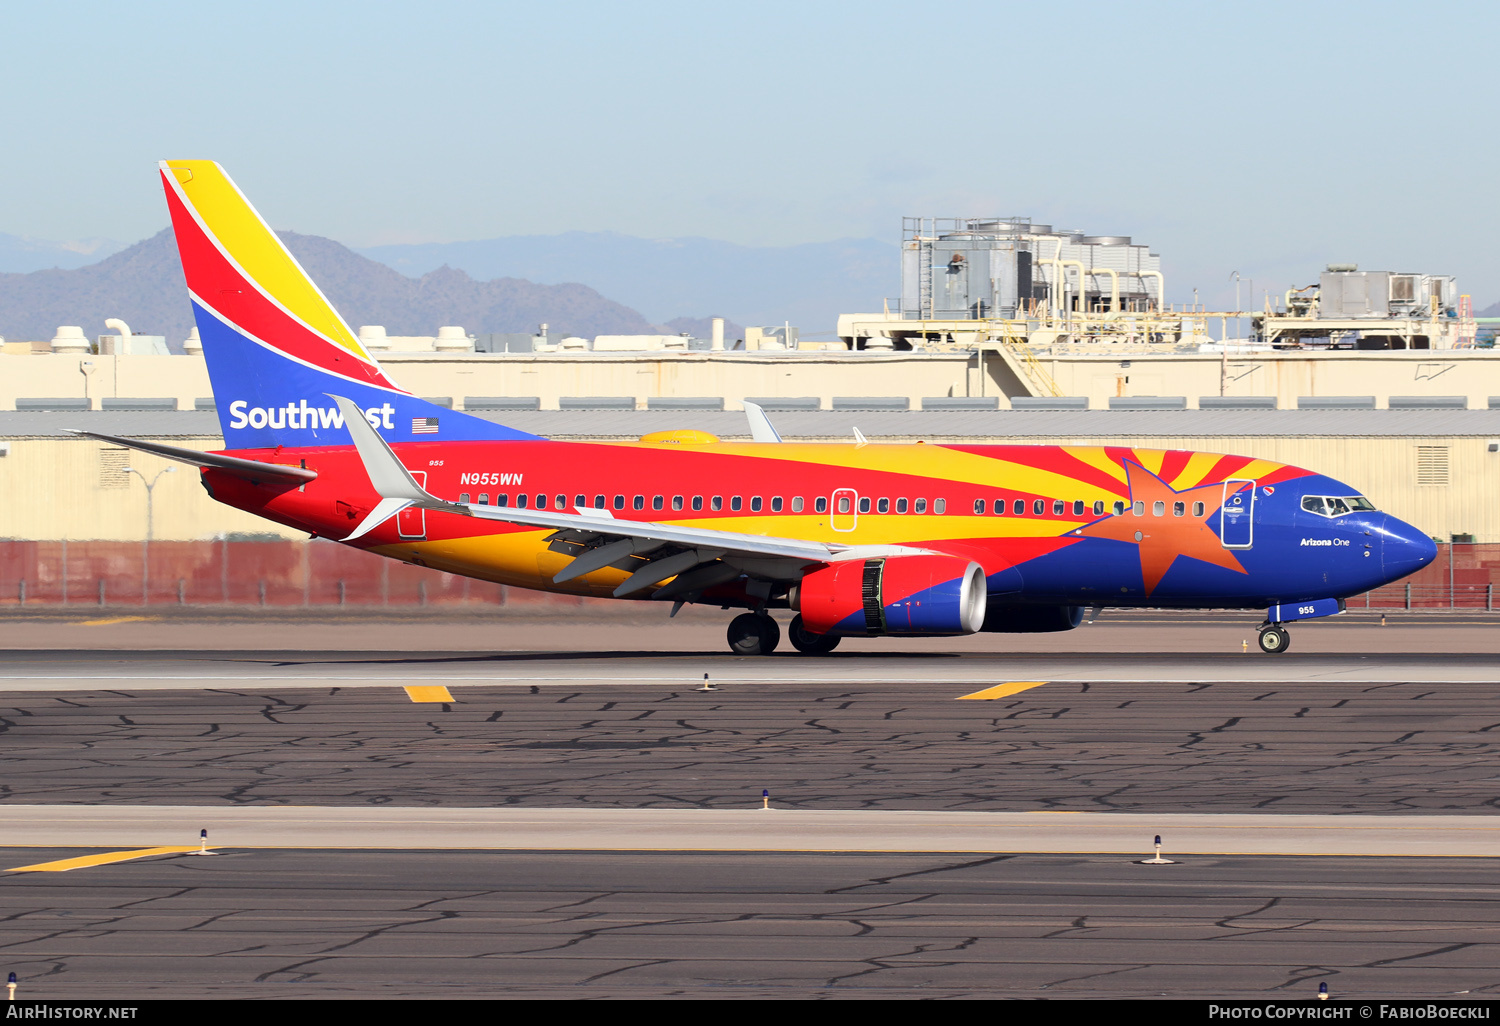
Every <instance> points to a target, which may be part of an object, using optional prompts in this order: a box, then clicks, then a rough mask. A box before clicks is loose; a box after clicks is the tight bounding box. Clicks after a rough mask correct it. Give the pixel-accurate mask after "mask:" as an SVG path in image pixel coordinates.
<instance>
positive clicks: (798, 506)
mask: <svg viewBox="0 0 1500 1026" xmlns="http://www.w3.org/2000/svg"><path fill="white" fill-rule="evenodd" d="M792 512H793V513H801V512H802V496H800V495H794V496H792Z"/></svg>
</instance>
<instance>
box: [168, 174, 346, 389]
mask: <svg viewBox="0 0 1500 1026" xmlns="http://www.w3.org/2000/svg"><path fill="white" fill-rule="evenodd" d="M169 166H170V168H171V170H172V172H173V177H174V178H176V179H177V181H178V183H179V184H180V185H181V187H182V192H183V195H185V196H186V197H187V199H188V202H189V204H190V205H191V206H192V208H193V210H194V211H196V212H197V214H198V217H199V218H200V219H201V220H202V221H203V224H204V225H205V226H206V227H207V228H208V230H209V231H210V232H211V233H212V234H213V236H214V237H215V238H216V239H218V240H219V245H221V246H223V247H224V249H225V250H226V251H227V252H228V253H229V256H230V258H231V259H232V260H234V262H235V263H237V264H239V266H240V267H241V268H242V269H243V270H244V272H245V273H246V274H248V275H249V276H250V278H251V280H252V281H254V283H255V284H256V285H259V286H260V288H261V291H263V292H265V293H266V294H267V295H268V296H270V297H271V298H272V299H274V300H275V301H276V302H277V303H279V304H281V306H283V307H285V308H286V309H287V310H288V311H290V312H291V314H292V316H294V317H296V318H297V319H298V320H300V321H302V322H303V323H304V324H306V325H307V326H308V327H310V328H312V329H313V330H314V331H316V332H318V333H319V334H321V335H324V336H326V337H327V338H328V339H329V340H330V341H333V342H336V343H337V344H339V345H341V346H343V347H344V348H345V349H347V350H349V351H350V352H351V353H354V354H355V355H356V356H360V357H362V358H364V359H367V360H368V359H369V354H368V353H366V352H365V350H364V347H363V346H361V345H360V344H359V339H357V338H356V337H355V336H354V333H353V332H352V331H350V330H349V326H348V325H347V324H345V323H344V319H343V318H342V317H340V316H339V315H338V313H337V312H336V311H335V310H334V309H333V307H332V306H331V305H330V304H329V302H328V300H327V299H326V298H324V296H323V294H322V293H321V292H320V291H318V287H317V286H316V285H314V284H313V283H312V279H310V278H309V277H308V276H307V273H306V272H305V271H303V270H302V268H301V266H300V265H298V263H297V261H296V259H295V258H294V257H293V256H292V254H291V253H289V252H287V248H286V247H285V246H283V245H282V244H281V240H280V239H278V238H277V237H276V233H275V232H273V231H271V228H270V226H269V225H267V224H266V222H265V221H264V220H263V219H262V218H261V216H260V214H258V213H256V210H255V208H254V207H252V206H251V205H250V201H249V200H247V199H246V198H245V197H244V196H243V195H242V194H241V193H240V191H239V189H238V188H236V187H235V184H234V182H232V181H230V179H229V176H228V175H226V174H225V173H224V169H223V168H221V167H219V165H218V164H215V163H214V162H213V161H211V160H174V161H171V163H170V165H169ZM204 298H205V299H207V300H209V301H210V302H211V301H212V300H213V298H214V297H212V296H206V297H204Z"/></svg>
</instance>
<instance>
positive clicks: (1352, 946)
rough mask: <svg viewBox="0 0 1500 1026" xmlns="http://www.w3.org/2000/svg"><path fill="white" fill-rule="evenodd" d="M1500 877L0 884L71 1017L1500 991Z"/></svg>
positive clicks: (1354, 867) (780, 858) (1104, 875)
mask: <svg viewBox="0 0 1500 1026" xmlns="http://www.w3.org/2000/svg"><path fill="white" fill-rule="evenodd" d="M31 854H35V855H38V856H46V855H66V854H70V853H69V852H33V853H31ZM1497 870H1500V861H1497V860H1489V859H1481V860H1468V859H1446V860H1445V859H1438V860H1410V859H1394V860H1392V859H1344V858H1330V859H1287V858H1265V857H1260V858H1243V857H1229V858H1202V859H1192V860H1188V861H1185V862H1183V863H1182V864H1180V865H1176V866H1142V865H1136V864H1134V863H1132V862H1130V861H1127V860H1125V859H1122V858H1119V857H1100V856H1092V857H1090V856H977V857H976V856H937V855H897V854H891V855H764V854H731V853H687V854H670V853H658V854H646V853H641V854H625V855H622V854H603V853H560V852H547V853H541V854H537V853H520V852H517V853H505V854H489V853H485V854H479V853H461V852H441V853H415V852H366V853H357V854H351V853H328V852H318V851H255V852H245V853H242V854H234V855H223V856H218V857H215V858H197V857H193V856H176V857H167V858H157V859H151V860H146V861H140V862H128V863H123V864H118V865H110V866H102V867H98V868H93V869H87V870H78V871H74V872H68V873H12V874H6V875H4V876H0V893H3V895H4V899H5V901H6V907H7V909H8V910H9V911H8V914H7V915H6V916H4V917H0V947H3V948H4V950H5V952H6V956H7V957H6V965H7V966H8V967H9V968H10V969H12V970H14V971H15V972H16V973H17V975H18V977H19V979H20V984H21V986H20V991H19V995H18V996H19V997H22V998H32V999H67V1000H73V1001H76V1000H79V999H87V998H90V997H111V998H122V999H130V998H144V997H190V996H209V997H214V996H219V997H258V998H259V997H340V996H342V997H367V998H368V997H392V998H393V997H404V996H427V997H440V996H453V997H497V996H507V995H516V996H529V997H538V996H548V997H568V998H580V997H660V996H683V997H699V998H705V997H707V998H712V997H729V998H744V997H757V996H760V997H813V996H844V997H864V998H882V997H885V998H894V997H905V998H911V997H1026V998H1040V997H1155V996H1159V995H1166V996H1173V997H1199V998H1209V997H1215V998H1236V997H1242V998H1272V999H1277V1000H1280V1001H1291V1000H1299V999H1300V1000H1304V1001H1305V1000H1310V999H1312V998H1313V997H1314V996H1315V994H1316V991H1317V986H1318V984H1319V983H1320V982H1326V983H1328V985H1329V989H1330V991H1331V992H1332V994H1333V995H1334V996H1335V997H1338V998H1354V997H1358V998H1376V997H1405V998H1412V997H1416V998H1424V999H1426V998H1444V997H1453V996H1454V995H1463V996H1468V997H1492V996H1493V995H1494V994H1495V993H1496V988H1497V985H1500V984H1497V980H1496V971H1495V966H1496V964H1497V956H1500V952H1497V948H1496V942H1497V937H1500V927H1497V925H1496V924H1497V922H1500V885H1497V884H1496V882H1495V881H1496V878H1497Z"/></svg>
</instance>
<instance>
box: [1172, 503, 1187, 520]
mask: <svg viewBox="0 0 1500 1026" xmlns="http://www.w3.org/2000/svg"><path fill="white" fill-rule="evenodd" d="M1172 515H1173V516H1174V517H1181V516H1186V515H1187V503H1185V502H1174V503H1172Z"/></svg>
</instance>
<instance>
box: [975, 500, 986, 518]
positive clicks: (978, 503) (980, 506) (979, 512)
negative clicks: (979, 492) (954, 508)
mask: <svg viewBox="0 0 1500 1026" xmlns="http://www.w3.org/2000/svg"><path fill="white" fill-rule="evenodd" d="M974 515H975V516H976V517H982V516H984V500H983V499H975V500H974Z"/></svg>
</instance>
